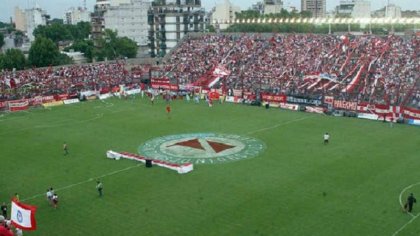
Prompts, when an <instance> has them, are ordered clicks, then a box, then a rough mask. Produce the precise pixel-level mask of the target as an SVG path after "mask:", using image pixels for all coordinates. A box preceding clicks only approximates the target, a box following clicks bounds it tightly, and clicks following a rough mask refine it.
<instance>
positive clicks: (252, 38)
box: [163, 34, 420, 106]
mask: <svg viewBox="0 0 420 236" xmlns="http://www.w3.org/2000/svg"><path fill="white" fill-rule="evenodd" d="M419 58H420V39H419V38H415V37H412V38H410V37H407V38H404V37H398V36H388V37H379V36H371V35H368V36H357V37H354V36H335V35H312V34H289V35H280V34H274V35H260V34H243V35H205V36H201V37H199V38H190V39H188V40H185V41H184V43H183V44H182V45H179V46H178V48H177V49H176V51H174V52H173V53H172V54H171V58H170V59H169V60H168V62H167V64H166V66H165V68H163V70H165V71H168V70H169V71H171V72H172V73H171V75H172V76H174V77H175V78H176V79H177V80H178V81H179V83H182V84H185V83H186V84H193V83H194V82H196V81H197V80H199V79H202V77H203V76H208V77H209V78H211V75H212V70H214V68H217V67H218V66H223V67H225V68H227V69H228V70H229V71H230V74H229V75H228V76H226V77H225V78H224V79H223V80H222V81H224V82H220V83H219V86H226V87H228V88H232V89H242V90H245V91H256V90H269V91H270V92H275V93H286V94H294V95H312V96H323V95H334V96H336V97H342V98H345V99H348V100H358V101H374V102H377V103H389V104H401V103H403V102H404V103H408V104H412V105H415V106H420V104H416V103H417V102H418V101H419V99H418V97H419V87H420V84H419V82H418V81H419V76H420V75H419V73H418V71H420V62H419ZM416 83H417V84H416Z"/></svg>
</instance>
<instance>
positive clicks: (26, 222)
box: [11, 199, 36, 230]
mask: <svg viewBox="0 0 420 236" xmlns="http://www.w3.org/2000/svg"><path fill="white" fill-rule="evenodd" d="M35 212H36V206H30V205H26V204H23V203H20V202H18V201H16V200H15V199H13V200H12V212H11V221H12V224H13V225H14V226H15V227H16V228H19V229H23V230H35V229H36V221H35Z"/></svg>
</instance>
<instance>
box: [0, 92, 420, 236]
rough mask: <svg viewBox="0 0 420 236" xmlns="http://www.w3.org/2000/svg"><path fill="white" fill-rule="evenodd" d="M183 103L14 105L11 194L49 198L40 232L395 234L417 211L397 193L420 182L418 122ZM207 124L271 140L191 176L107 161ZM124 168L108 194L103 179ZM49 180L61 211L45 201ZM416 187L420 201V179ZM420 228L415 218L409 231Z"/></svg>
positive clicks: (8, 140)
mask: <svg viewBox="0 0 420 236" xmlns="http://www.w3.org/2000/svg"><path fill="white" fill-rule="evenodd" d="M172 111H173V112H172V118H171V119H168V118H167V116H166V114H165V105H164V102H163V101H161V100H160V101H158V102H157V104H155V105H154V106H152V105H151V104H150V103H149V102H148V101H147V100H146V99H145V100H141V99H137V100H134V101H133V100H127V101H125V100H123V101H120V100H118V99H110V100H107V101H106V102H101V101H92V102H85V103H80V104H73V105H68V106H62V107H54V108H52V109H51V110H49V109H36V110H31V111H29V112H21V113H15V114H3V115H2V117H0V140H1V141H0V150H1V151H0V155H1V164H0V167H1V168H0V173H1V178H0V201H7V200H8V199H9V198H10V197H11V196H12V195H13V194H14V193H15V192H18V193H19V194H20V197H21V199H23V200H24V202H27V203H29V204H34V205H37V206H38V212H37V215H36V216H37V221H38V230H37V231H35V232H25V235H168V236H169V235H194V236H195V235H217V236H218V235H320V236H321V235H322V236H323V235H392V234H393V233H394V232H396V231H397V230H398V229H400V227H402V226H403V225H404V224H406V223H407V222H409V221H410V219H412V217H411V216H409V215H407V214H404V213H402V212H401V208H400V206H399V201H398V198H399V195H400V193H401V191H402V189H404V188H405V187H407V186H409V185H411V184H415V183H418V182H420V175H419V160H420V129H419V128H418V127H413V126H406V125H395V126H394V128H390V127H389V125H388V124H386V123H382V122H375V121H367V120H359V119H353V118H337V117H329V116H323V115H316V114H308V113H301V112H291V111H285V110H278V109H269V110H265V109H263V108H261V107H251V106H243V105H234V104H222V105H220V104H215V106H214V107H212V108H209V107H207V106H206V105H205V104H204V103H200V104H198V105H197V104H193V103H189V104H187V103H186V102H185V101H176V102H174V103H173V104H172ZM269 127H271V128H270V129H264V128H269ZM203 132H215V133H224V134H239V135H249V136H252V137H254V138H257V139H259V140H262V141H263V142H264V143H265V144H266V149H265V151H264V152H263V153H262V154H261V155H260V156H258V157H255V158H251V159H246V160H242V161H236V162H230V163H225V164H213V165H210V164H207V165H195V166H194V171H193V172H191V173H188V174H185V175H180V174H178V173H176V172H175V171H172V170H168V169H163V168H160V167H153V168H151V169H146V168H145V167H144V166H143V165H141V166H140V165H138V163H137V162H134V161H130V160H120V161H113V160H110V159H107V158H105V152H106V151H107V150H110V149H112V150H115V151H129V152H133V153H136V152H137V149H138V147H139V146H140V145H141V144H143V143H144V142H145V141H147V140H150V139H153V138H156V137H159V136H165V135H171V134H181V133H203ZM325 132H329V133H330V134H331V140H330V144H329V145H323V143H322V136H323V134H324V133H325ZM64 141H65V142H67V144H68V146H69V151H70V154H69V156H67V157H64V156H63V151H62V145H63V142H64ZM120 170H121V171H120ZM118 171H120V172H118ZM113 172H116V173H114V174H112V175H109V176H106V177H102V178H101V180H102V181H103V183H104V194H105V195H104V197H103V198H102V199H101V198H99V197H98V194H97V192H96V189H95V181H94V180H95V179H96V178H97V177H100V176H102V175H107V174H111V173H113ZM50 186H52V187H54V188H56V189H57V193H58V195H59V198H60V202H59V207H58V209H53V208H52V207H50V206H49V205H48V203H47V201H46V199H45V192H46V189H47V188H48V187H50ZM409 192H414V194H415V196H417V197H418V198H419V200H420V185H416V186H414V187H412V188H411V189H409V190H408V191H407V192H405V193H404V195H403V198H404V199H405V198H406V196H407V194H408V193H409ZM418 213H420V206H415V208H414V215H417V214H418ZM419 234H420V219H415V220H414V221H413V222H412V223H410V224H408V225H407V226H406V227H404V228H403V229H402V230H401V232H400V233H399V234H398V235H419Z"/></svg>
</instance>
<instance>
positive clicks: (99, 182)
mask: <svg viewBox="0 0 420 236" xmlns="http://www.w3.org/2000/svg"><path fill="white" fill-rule="evenodd" d="M103 189H104V185H103V184H102V182H101V181H99V180H98V181H96V190H98V193H99V197H102V195H103V192H102V191H103Z"/></svg>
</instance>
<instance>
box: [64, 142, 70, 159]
mask: <svg viewBox="0 0 420 236" xmlns="http://www.w3.org/2000/svg"><path fill="white" fill-rule="evenodd" d="M63 151H64V156H67V155H68V154H69V147H68V146H67V143H66V142H64V144H63Z"/></svg>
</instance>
